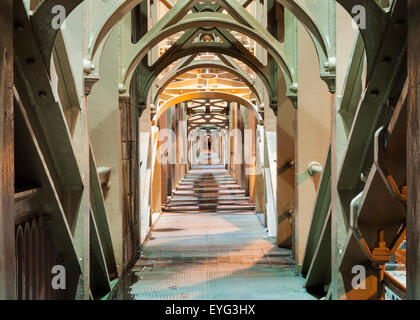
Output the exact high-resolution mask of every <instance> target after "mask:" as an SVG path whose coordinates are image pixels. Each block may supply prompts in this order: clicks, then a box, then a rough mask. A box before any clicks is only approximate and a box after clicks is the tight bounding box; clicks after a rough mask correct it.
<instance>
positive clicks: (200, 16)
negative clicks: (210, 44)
mask: <svg viewBox="0 0 420 320" xmlns="http://www.w3.org/2000/svg"><path fill="white" fill-rule="evenodd" d="M197 27H201V28H205V27H216V28H224V29H229V30H235V31H238V32H240V33H243V34H245V35H247V36H249V37H250V38H252V39H253V40H255V41H257V42H258V43H260V44H261V45H262V46H263V47H264V48H266V49H267V51H268V52H269V53H270V54H271V55H272V56H273V57H274V58H275V59H276V61H277V63H278V64H279V65H280V66H281V68H282V70H283V74H284V77H285V79H286V83H287V84H288V86H290V85H292V83H293V79H294V70H292V69H290V67H289V66H288V64H287V62H286V59H285V57H284V56H283V54H282V53H281V50H280V48H279V44H278V43H277V45H276V43H275V42H273V43H270V41H269V39H266V38H264V37H263V36H262V35H261V34H259V33H257V32H256V31H255V30H253V29H251V28H249V27H248V26H246V25H243V24H240V23H238V22H237V21H236V20H234V19H233V18H231V17H229V16H227V15H225V14H222V13H213V12H206V13H193V14H189V15H187V16H185V17H184V18H183V19H182V20H181V21H180V22H178V23H177V24H174V25H172V26H170V27H168V28H166V29H165V30H164V32H161V33H159V34H155V30H151V31H149V32H148V33H147V34H146V35H145V36H144V37H143V38H142V39H141V40H140V41H139V43H138V44H137V45H136V52H135V54H134V55H133V56H132V57H131V58H130V59H129V60H128V62H127V63H126V65H125V67H124V69H123V70H124V71H123V75H122V84H123V85H124V86H125V87H128V85H129V82H130V81H131V78H132V76H133V74H134V71H135V70H136V68H137V66H138V65H139V64H140V62H141V60H142V59H143V57H144V56H145V55H146V54H147V53H148V51H149V50H150V49H151V48H153V47H154V46H155V45H157V44H158V43H159V42H161V41H163V40H165V39H166V38H168V37H169V36H171V35H174V34H176V33H178V32H181V31H185V30H188V29H195V28H197ZM152 29H153V28H152ZM277 42H278V41H277Z"/></svg>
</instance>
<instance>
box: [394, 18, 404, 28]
mask: <svg viewBox="0 0 420 320" xmlns="http://www.w3.org/2000/svg"><path fill="white" fill-rule="evenodd" d="M404 24H405V20H404V19H398V20H397V21H396V22H395V28H399V27H401V26H402V25H404Z"/></svg>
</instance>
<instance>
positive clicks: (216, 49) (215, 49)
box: [145, 43, 274, 91]
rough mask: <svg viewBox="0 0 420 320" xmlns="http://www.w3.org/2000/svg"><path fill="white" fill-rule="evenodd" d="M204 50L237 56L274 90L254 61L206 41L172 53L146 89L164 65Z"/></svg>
mask: <svg viewBox="0 0 420 320" xmlns="http://www.w3.org/2000/svg"><path fill="white" fill-rule="evenodd" d="M203 52H212V53H219V54H223V55H226V56H230V57H232V58H236V59H238V60H240V61H242V62H243V63H244V64H246V65H247V66H248V67H250V68H251V69H252V70H253V71H254V72H255V73H256V74H257V75H258V77H259V78H260V79H261V81H262V82H263V84H264V86H265V87H266V88H267V90H268V91H269V90H274V88H272V87H271V85H270V83H269V79H267V77H266V76H265V75H264V73H263V71H262V70H260V69H259V68H258V66H257V65H255V64H253V63H252V61H249V60H248V59H246V57H245V56H243V55H240V54H238V52H236V51H234V50H231V49H226V48H221V47H209V43H206V46H205V47H192V48H189V49H182V50H178V51H176V52H174V53H173V54H171V56H170V57H169V59H168V60H166V61H165V62H166V63H165V66H160V67H157V68H156V69H155V70H154V71H155V73H154V76H153V79H150V80H149V81H148V82H147V85H146V86H145V90H147V91H148V90H149V88H150V87H151V85H152V83H153V81H154V79H155V77H157V75H158V74H159V73H160V72H162V71H163V70H164V67H166V66H168V65H170V64H171V63H172V62H175V61H176V60H178V59H181V58H183V57H187V56H190V55H191V54H198V53H203Z"/></svg>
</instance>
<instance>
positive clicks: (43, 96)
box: [38, 90, 47, 98]
mask: <svg viewBox="0 0 420 320" xmlns="http://www.w3.org/2000/svg"><path fill="white" fill-rule="evenodd" d="M38 96H40V97H41V98H45V97H46V96H47V93H46V92H45V91H43V90H41V91H38Z"/></svg>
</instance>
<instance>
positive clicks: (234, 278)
mask: <svg viewBox="0 0 420 320" xmlns="http://www.w3.org/2000/svg"><path fill="white" fill-rule="evenodd" d="M224 182H228V183H229V186H228V187H227V186H226V184H224ZM208 185H212V186H213V188H212V189H209V188H208V187H207V188H206V187H204V186H208ZM202 189H207V190H206V191H205V192H206V194H204V195H203V194H202V193H200V192H201V190H202ZM238 189H240V185H238V184H236V181H235V180H234V179H233V178H232V177H231V176H230V175H228V173H227V172H226V170H225V169H224V168H222V167H220V166H218V167H217V166H208V165H207V166H203V167H196V168H195V169H193V170H191V171H190V173H189V175H187V176H186V177H185V178H184V179H183V181H181V183H180V185H179V186H178V187H177V190H176V191H175V193H174V196H173V197H171V201H170V202H169V203H168V205H167V207H166V208H165V211H166V212H165V213H164V214H162V216H161V217H160V218H159V220H158V221H157V223H156V225H155V227H154V228H153V230H152V233H151V236H150V239H149V241H148V242H147V243H146V246H145V248H144V249H143V252H142V254H141V257H140V258H139V260H138V261H137V262H136V264H135V265H134V266H133V268H132V270H131V271H130V272H129V273H128V274H127V275H126V276H125V277H124V278H123V279H121V281H120V282H119V284H118V285H117V287H116V288H115V290H114V291H113V293H112V294H111V295H110V299H136V300H150V299H157V300H166V299H173V300H179V299H196V300H203V299H204V300H232V299H235V300H249V299H251V300H270V299H278V300H290V299H293V300H300V299H314V298H313V297H312V296H311V295H310V294H308V293H307V292H306V291H305V289H304V288H303V286H304V279H303V278H301V277H300V276H297V275H296V272H295V267H294V262H293V260H292V259H291V257H290V254H291V252H290V250H286V249H280V248H278V247H277V246H276V245H275V244H274V241H275V239H270V238H268V237H267V229H266V228H264V227H263V225H262V223H261V221H262V220H263V218H262V217H261V215H257V214H255V204H251V203H250V202H249V198H248V197H245V194H244V193H243V191H242V195H241V196H237V194H238ZM184 190H189V192H190V196H189V197H188V198H186V197H185V196H184V195H183V194H184V193H185V191H184ZM222 197H223V198H222ZM226 199H227V200H228V201H229V205H226Z"/></svg>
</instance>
